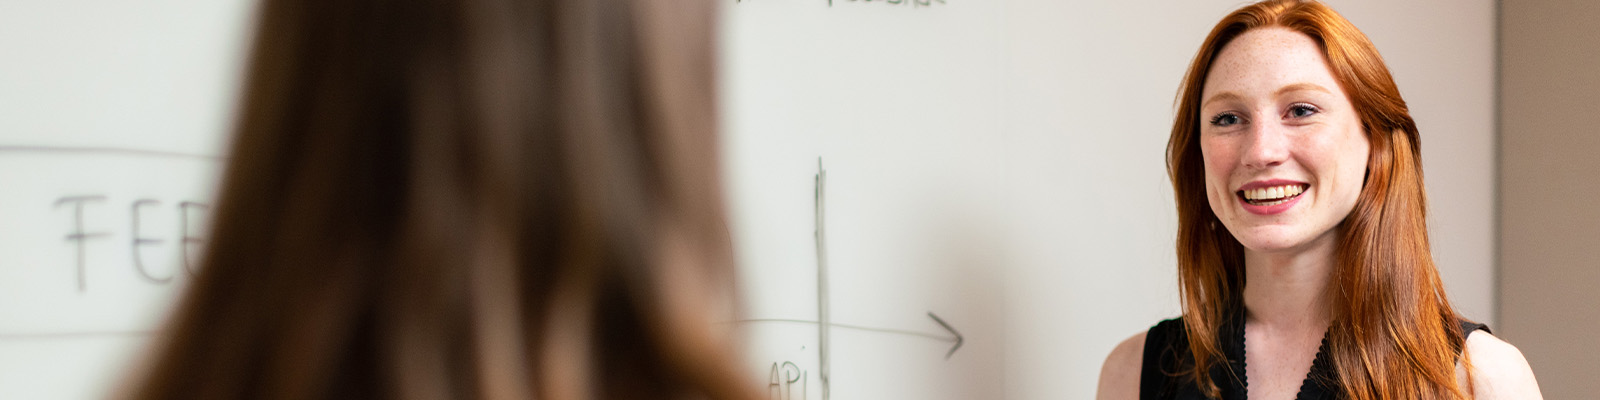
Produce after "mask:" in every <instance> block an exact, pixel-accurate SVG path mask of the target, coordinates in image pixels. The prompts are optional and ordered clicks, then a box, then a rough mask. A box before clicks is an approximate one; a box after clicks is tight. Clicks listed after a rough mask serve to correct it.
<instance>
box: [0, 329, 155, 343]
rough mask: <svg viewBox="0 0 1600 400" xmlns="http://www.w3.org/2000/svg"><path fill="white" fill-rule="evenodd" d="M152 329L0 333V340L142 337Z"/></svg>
mask: <svg viewBox="0 0 1600 400" xmlns="http://www.w3.org/2000/svg"><path fill="white" fill-rule="evenodd" d="M154 333H155V332H153V331H98V332H49V333H0V341H6V340H63V339H91V338H102V337H113V338H115V337H143V336H150V335H151V334H154Z"/></svg>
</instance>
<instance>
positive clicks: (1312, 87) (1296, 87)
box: [1276, 82, 1333, 96]
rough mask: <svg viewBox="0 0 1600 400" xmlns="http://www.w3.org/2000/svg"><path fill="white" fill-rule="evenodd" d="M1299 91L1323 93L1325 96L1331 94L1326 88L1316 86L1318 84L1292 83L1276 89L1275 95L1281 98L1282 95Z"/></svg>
mask: <svg viewBox="0 0 1600 400" xmlns="http://www.w3.org/2000/svg"><path fill="white" fill-rule="evenodd" d="M1299 91H1313V92H1323V93H1327V94H1333V91H1331V90H1328V88H1325V87H1322V85H1318V84H1315V83H1309V82H1300V83H1292V84H1289V85H1286V86H1284V87H1281V88H1278V93H1276V94H1277V95H1279V96H1282V95H1283V94H1284V93H1289V92H1299Z"/></svg>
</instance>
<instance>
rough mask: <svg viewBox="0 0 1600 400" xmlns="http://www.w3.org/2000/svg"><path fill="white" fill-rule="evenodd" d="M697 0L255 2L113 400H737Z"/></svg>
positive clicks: (706, 9) (709, 70)
mask: <svg viewBox="0 0 1600 400" xmlns="http://www.w3.org/2000/svg"><path fill="white" fill-rule="evenodd" d="M715 6H716V4H715V3H714V2H713V1H711V0H673V1H655V0H267V1H265V2H263V4H262V5H261V8H260V10H259V13H258V14H257V17H258V21H259V30H258V31H257V34H256V35H257V36H256V38H255V42H254V45H253V46H254V47H253V49H252V52H253V53H252V55H251V58H250V67H249V69H248V71H247V78H246V87H245V91H244V93H245V96H244V99H243V103H242V108H241V114H240V116H239V120H238V121H239V122H238V127H237V132H236V136H235V139H234V142H233V148H232V152H231V156H230V159H229V163H228V166H227V169H226V174H225V176H224V179H223V183H222V189H221V192H220V195H219V199H218V206H217V209H216V215H215V217H214V218H213V221H214V225H213V228H212V230H211V232H212V236H211V238H210V242H209V246H208V248H207V250H206V251H205V254H204V256H203V259H204V261H203V264H202V267H201V269H200V271H199V272H198V275H197V276H196V278H195V280H194V281H193V282H192V286H191V287H190V288H189V289H188V292H187V293H186V294H185V296H184V297H183V299H182V301H181V303H180V305H179V308H178V309H177V310H176V311H175V314H174V317H173V319H172V321H171V322H170V324H169V325H168V326H167V329H166V331H165V332H164V334H165V336H164V337H163V339H161V342H160V343H159V347H158V348H157V349H158V350H157V352H156V353H154V355H153V360H152V364H151V365H150V366H149V369H148V370H146V371H144V372H143V373H142V374H141V376H142V378H141V379H140V380H139V381H137V385H138V386H137V387H136V388H134V389H135V390H133V391H132V392H131V393H132V396H131V397H133V398H136V399H173V398H203V399H249V398H257V399H322V398H327V399H332V398H340V399H343V398H396V399H444V398H490V399H526V398H541V399H602V398H604V399H633V398H664V399H668V398H686V397H688V398H713V399H749V398H754V397H755V395H757V394H758V392H756V391H754V390H753V389H752V388H750V387H747V386H746V384H747V383H748V382H746V381H745V380H744V379H743V377H744V375H743V374H742V373H741V371H740V369H739V368H737V367H736V363H737V360H738V354H737V352H736V351H735V349H737V348H739V346H738V345H737V344H736V343H730V342H729V341H728V340H729V339H731V338H730V337H728V336H727V335H726V333H725V332H723V329H722V328H721V325H720V324H717V322H718V321H725V320H728V319H731V318H732V316H733V314H734V310H733V307H732V305H731V294H732V287H731V284H732V277H731V274H732V265H731V262H732V257H731V254H730V253H731V250H730V248H729V242H730V240H729V237H728V233H727V230H726V228H725V226H724V219H723V209H722V201H721V193H720V189H721V188H720V185H719V184H718V173H717V168H718V167H717V162H716V160H717V158H718V157H717V156H716V154H717V152H716V149H717V141H716V135H715V130H716V129H715V125H716V120H717V119H716V118H715V115H714V107H715V104H714V96H713V95H714V92H715V87H716V85H715V82H714V78H715V71H714V69H715V68H714V66H715V59H714V54H713V44H714V40H715V38H714V32H713V31H714V28H715V27H716V22H715V14H716V9H715Z"/></svg>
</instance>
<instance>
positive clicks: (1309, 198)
mask: <svg viewBox="0 0 1600 400" xmlns="http://www.w3.org/2000/svg"><path fill="white" fill-rule="evenodd" d="M1200 96H1201V97H1200V98H1201V99H1202V100H1201V101H1202V103H1201V105H1200V121H1199V123H1200V151H1201V154H1202V156H1203V157H1204V158H1205V166H1206V198H1207V200H1209V202H1210V204H1211V210H1212V212H1214V213H1216V215H1217V217H1218V218H1219V219H1221V220H1222V224H1223V225H1224V226H1226V227H1227V228H1228V231H1229V232H1231V233H1232V234H1233V236H1234V237H1235V238H1237V239H1238V240H1239V242H1240V243H1242V244H1243V245H1244V246H1245V247H1246V248H1248V249H1250V250H1254V251H1257V252H1269V253H1270V252H1281V251H1292V250H1294V249H1299V248H1304V247H1305V246H1307V245H1308V244H1310V243H1313V242H1321V241H1324V240H1326V241H1329V242H1331V241H1332V240H1334V239H1335V233H1334V229H1335V228H1336V227H1337V226H1338V225H1339V223H1340V222H1341V221H1343V220H1344V218H1345V217H1346V216H1348V215H1350V210H1351V209H1353V208H1354V207H1355V203H1356V199H1357V197H1358V196H1359V195H1360V193H1361V184H1362V179H1363V177H1364V175H1365V174H1366V166H1367V152H1368V151H1369V150H1370V147H1369V145H1368V142H1367V135H1366V133H1365V132H1363V130H1362V128H1361V121H1360V119H1359V118H1358V117H1357V115H1356V112H1355V109H1354V108H1353V107H1352V106H1351V105H1350V99H1349V97H1348V96H1346V95H1345V93H1344V90H1343V89H1342V88H1341V87H1340V86H1339V82H1338V81H1337V80H1335V79H1334V77H1333V73H1332V72H1330V71H1329V69H1328V64H1327V61H1326V60H1325V59H1324V57H1323V55H1322V51H1321V49H1320V48H1319V47H1318V46H1317V43H1316V42H1314V41H1312V40H1311V38H1310V37H1308V36H1306V35H1305V34H1302V33H1299V32H1295V31H1292V30H1288V29H1285V28H1261V29H1253V30H1250V31H1248V32H1245V33H1244V34H1242V35H1240V36H1239V37H1237V38H1234V40H1233V41H1231V42H1229V43H1228V44H1227V45H1226V46H1224V47H1223V48H1222V51H1221V52H1220V54H1218V55H1217V58H1216V60H1215V62H1214V63H1213V64H1212V66H1211V71H1210V73H1209V74H1208V75H1207V77H1206V81H1205V84H1204V86H1203V89H1202V91H1201V95H1200Z"/></svg>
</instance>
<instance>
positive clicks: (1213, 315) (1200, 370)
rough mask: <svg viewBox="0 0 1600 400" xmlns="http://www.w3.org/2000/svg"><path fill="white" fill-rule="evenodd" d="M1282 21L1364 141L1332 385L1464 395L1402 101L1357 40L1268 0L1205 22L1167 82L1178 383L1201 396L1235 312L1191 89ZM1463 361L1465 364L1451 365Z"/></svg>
mask: <svg viewBox="0 0 1600 400" xmlns="http://www.w3.org/2000/svg"><path fill="white" fill-rule="evenodd" d="M1262 27H1283V28H1288V29H1291V30H1294V31H1296V32H1300V33H1303V34H1305V35H1306V36H1309V37H1311V39H1312V40H1314V41H1316V42H1317V43H1318V44H1319V45H1320V46H1321V49H1322V52H1323V55H1324V56H1325V58H1326V59H1327V62H1328V67H1329V68H1330V69H1331V70H1332V72H1333V76H1334V78H1335V79H1337V80H1338V81H1339V83H1340V85H1341V86H1342V88H1343V89H1344V91H1345V92H1346V93H1349V96H1350V102H1351V104H1352V105H1354V107H1355V110H1356V111H1357V113H1358V116H1359V119H1360V120H1361V125H1362V128H1364V130H1365V131H1366V134H1367V138H1368V140H1369V142H1370V143H1371V152H1370V155H1369V157H1368V159H1367V174H1366V181H1365V183H1364V185H1363V187H1362V189H1361V193H1360V195H1359V198H1358V200H1357V201H1356V205H1355V208H1354V209H1353V210H1352V211H1351V212H1350V215H1349V216H1348V217H1346V218H1345V220H1344V221H1343V222H1342V223H1341V224H1340V225H1339V226H1338V228H1337V229H1339V235H1340V239H1339V241H1338V250H1337V252H1336V253H1337V256H1336V257H1337V259H1336V260H1335V267H1334V271H1333V279H1332V280H1331V282H1332V283H1331V285H1332V287H1330V288H1329V289H1330V292H1331V293H1332V294H1331V296H1332V297H1331V299H1330V300H1331V303H1332V304H1333V307H1332V308H1333V310H1332V314H1331V315H1330V317H1331V318H1332V320H1333V324H1332V326H1331V327H1330V328H1329V330H1328V336H1327V340H1328V342H1327V345H1328V348H1327V352H1328V353H1329V354H1328V355H1329V356H1330V357H1329V359H1330V360H1331V361H1332V364H1333V368H1334V369H1335V370H1336V371H1337V373H1338V376H1339V381H1338V382H1337V384H1338V386H1339V387H1341V388H1342V390H1343V392H1344V394H1345V397H1346V398H1349V399H1352V400H1375V399H1445V398H1464V397H1465V394H1464V393H1463V391H1462V389H1461V388H1460V387H1458V384H1457V381H1456V375H1455V371H1456V369H1455V363H1456V361H1457V358H1458V357H1457V355H1458V354H1460V352H1461V349H1462V339H1461V327H1460V325H1459V324H1458V323H1457V319H1456V318H1457V316H1456V313H1455V311H1454V310H1453V309H1452V308H1451V307H1450V302H1449V300H1447V299H1446V298H1445V292H1444V286H1443V284H1442V283H1441V281H1440V279H1439V273H1438V270H1437V269H1436V268H1435V267H1434V264H1433V258H1432V256H1431V255H1430V253H1429V249H1428V229H1427V221H1426V215H1427V205H1426V198H1425V197H1426V194H1425V191H1424V190H1423V186H1422V159H1421V154H1422V153H1421V144H1420V142H1419V138H1418V132H1417V126H1416V123H1415V122H1414V121H1413V120H1412V119H1411V115H1410V113H1409V111H1408V110H1407V108H1406V103H1405V100H1402V99H1401V98H1400V91H1399V89H1398V88H1397V87H1396V86H1395V84H1394V79H1393V78H1392V77H1391V76H1390V75H1389V70H1388V68H1387V67H1385V66H1384V63H1383V59H1382V57H1380V56H1379V55H1378V51H1377V49H1376V48H1375V47H1374V46H1373V45H1372V42H1371V41H1369V40H1368V39H1367V37H1366V35H1363V34H1362V33H1361V31H1359V30H1357V29H1356V28H1355V26H1354V25H1351V24H1350V22H1349V21H1347V20H1345V19H1344V17H1342V16H1340V15H1339V14H1338V13H1337V12H1334V11H1333V10H1332V9H1330V8H1328V7H1327V6H1325V5H1323V4H1322V3H1318V2H1316V1H1311V0H1268V1H1263V2H1259V3H1255V4H1252V5H1249V6H1245V7H1244V8H1241V9H1239V10H1237V11H1234V12H1233V13H1232V14H1229V15H1228V16H1227V17H1224V18H1223V19H1222V21H1221V22H1218V23H1217V25H1216V27H1215V28H1213V29H1212V30H1211V33H1210V34H1209V35H1208V36H1207V37H1206V39H1205V42H1204V43H1203V44H1202V45H1201V47H1200V51H1199V53H1197V54H1196V55H1195V58H1194V60H1193V62H1192V63H1191V64H1190V65H1189V70H1188V73H1187V74H1186V75H1185V76H1184V81H1183V85H1182V86H1181V87H1180V88H1179V91H1178V93H1179V95H1178V99H1177V102H1178V109H1177V113H1176V114H1177V115H1176V117H1175V119H1174V120H1173V124H1172V137H1171V139H1170V140H1169V141H1168V142H1167V170H1168V173H1169V174H1170V175H1171V177H1172V187H1173V191H1174V192H1175V195H1176V197H1177V206H1178V240H1177V250H1178V273H1179V280H1180V285H1179V286H1180V290H1181V292H1182V299H1183V320H1184V326H1185V329H1186V331H1187V332H1188V335H1189V336H1188V337H1189V345H1190V346H1189V348H1190V349H1191V350H1190V351H1191V353H1192V354H1191V355H1192V357H1193V358H1194V361H1195V363H1194V369H1193V370H1191V371H1189V375H1190V376H1192V377H1193V379H1195V381H1196V382H1197V383H1198V384H1199V385H1200V387H1201V388H1202V390H1203V391H1205V392H1206V393H1207V394H1208V395H1210V396H1211V397H1217V396H1218V393H1219V389H1218V388H1217V385H1216V383H1215V382H1213V381H1212V380H1211V377H1210V375H1209V374H1208V373H1207V371H1209V369H1210V367H1211V366H1212V364H1214V363H1217V362H1219V360H1220V359H1222V358H1223V356H1222V353H1221V350H1220V349H1219V348H1218V346H1217V339H1218V329H1219V327H1220V326H1221V324H1222V320H1223V319H1224V318H1226V313H1227V312H1228V310H1229V309H1230V308H1233V307H1236V306H1237V304H1240V301H1241V300H1242V299H1241V297H1240V296H1241V294H1242V292H1243V289H1244V285H1245V273H1244V249H1243V246H1242V245H1241V244H1240V243H1239V241H1238V240H1237V239H1235V238H1234V237H1233V236H1232V235H1231V234H1229V233H1228V232H1227V229H1226V228H1223V227H1222V224H1221V223H1220V221H1218V220H1217V217H1216V215H1215V214H1214V213H1213V212H1212V210H1211V208H1210V206H1209V205H1208V204H1209V203H1207V201H1206V193H1205V167H1204V160H1203V159H1202V155H1201V152H1200V142H1199V135H1200V101H1201V99H1200V93H1201V90H1202V87H1201V86H1202V85H1203V84H1204V83H1205V81H1206V75H1207V73H1208V72H1209V71H1210V69H1211V64H1212V62H1213V61H1214V60H1215V58H1216V56H1217V54H1218V53H1219V52H1221V50H1222V48H1223V46H1226V45H1227V44H1228V42H1230V41H1232V40H1233V39H1234V38H1236V37H1238V36H1239V35H1241V34H1243V33H1244V32H1246V31H1249V30H1251V29H1256V28H1262ZM1462 361H1463V362H1465V360H1462Z"/></svg>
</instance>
